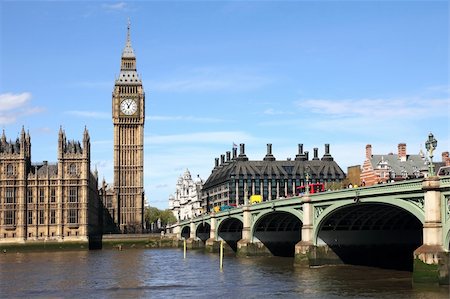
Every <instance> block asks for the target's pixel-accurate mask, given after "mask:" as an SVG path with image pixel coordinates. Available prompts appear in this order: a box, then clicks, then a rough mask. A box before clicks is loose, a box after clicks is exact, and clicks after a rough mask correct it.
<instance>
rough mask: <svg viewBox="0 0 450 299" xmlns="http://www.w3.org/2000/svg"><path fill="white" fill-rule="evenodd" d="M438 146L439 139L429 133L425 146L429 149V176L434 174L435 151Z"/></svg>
mask: <svg viewBox="0 0 450 299" xmlns="http://www.w3.org/2000/svg"><path fill="white" fill-rule="evenodd" d="M436 147H437V140H436V139H435V138H434V136H433V134H432V133H430V134H429V135H428V140H427V141H426V142H425V148H426V149H427V153H428V157H429V158H430V161H429V164H428V171H429V176H434V165H433V151H434V150H435V149H436Z"/></svg>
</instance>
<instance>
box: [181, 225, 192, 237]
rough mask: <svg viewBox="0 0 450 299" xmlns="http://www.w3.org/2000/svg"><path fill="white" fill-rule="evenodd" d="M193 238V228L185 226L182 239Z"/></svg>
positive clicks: (182, 230)
mask: <svg viewBox="0 0 450 299" xmlns="http://www.w3.org/2000/svg"><path fill="white" fill-rule="evenodd" d="M190 236H191V227H190V226H189V225H185V226H183V227H182V228H181V238H182V239H183V238H184V239H185V240H187V239H189V237H190Z"/></svg>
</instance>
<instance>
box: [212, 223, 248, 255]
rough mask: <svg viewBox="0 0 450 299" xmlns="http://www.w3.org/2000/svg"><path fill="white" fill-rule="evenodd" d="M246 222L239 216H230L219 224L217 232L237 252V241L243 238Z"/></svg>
mask: <svg viewBox="0 0 450 299" xmlns="http://www.w3.org/2000/svg"><path fill="white" fill-rule="evenodd" d="M243 227H244V224H243V223H242V221H241V220H239V219H237V218H228V219H225V220H223V221H222V222H221V223H220V224H219V228H218V230H217V234H218V237H219V238H222V239H223V240H224V241H225V242H226V243H227V244H228V245H229V246H230V247H231V249H232V250H233V251H234V252H237V242H238V241H239V240H241V239H242V229H243Z"/></svg>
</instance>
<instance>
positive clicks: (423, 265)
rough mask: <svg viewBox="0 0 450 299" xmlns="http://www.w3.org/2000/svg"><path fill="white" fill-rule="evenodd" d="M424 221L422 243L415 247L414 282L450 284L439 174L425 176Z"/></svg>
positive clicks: (449, 264)
mask: <svg viewBox="0 0 450 299" xmlns="http://www.w3.org/2000/svg"><path fill="white" fill-rule="evenodd" d="M422 189H423V190H424V199H425V202H424V210H425V223H424V225H423V245H422V246H420V247H419V248H417V249H416V250H415V251H414V270H413V282H414V283H437V284H449V283H450V281H449V279H450V277H449V268H450V259H449V253H448V252H445V250H444V246H443V243H444V242H443V239H444V237H443V232H442V213H441V208H442V207H441V192H440V179H439V177H429V178H426V179H424V181H423V184H422Z"/></svg>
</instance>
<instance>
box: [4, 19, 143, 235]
mask: <svg viewBox="0 0 450 299" xmlns="http://www.w3.org/2000/svg"><path fill="white" fill-rule="evenodd" d="M144 120H145V94H144V90H143V87H142V81H141V79H140V77H139V75H138V73H137V70H136V56H135V54H134V50H133V48H132V46H131V39H130V25H129V24H128V30H127V37H126V44H125V48H124V50H123V52H122V57H121V66H120V75H119V77H118V78H117V79H116V80H115V84H114V89H113V95H112V121H113V132H114V148H113V152H114V182H113V183H112V184H106V182H104V181H103V182H102V183H101V184H99V181H98V173H97V171H96V170H94V171H92V170H91V142H90V136H89V131H88V129H87V128H84V131H83V132H82V140H81V141H75V140H68V139H67V136H66V133H65V131H64V129H63V128H62V127H61V128H60V130H59V133H58V144H57V149H58V150H57V162H55V163H49V162H47V161H43V162H40V163H33V162H32V161H31V144H32V142H31V136H30V134H29V132H25V129H24V128H22V131H21V133H20V136H19V137H18V138H17V139H16V140H8V139H7V136H6V133H5V131H4V130H3V132H2V135H1V137H0V244H2V243H27V242H39V241H56V242H61V241H81V242H87V241H88V240H89V237H90V236H91V235H94V234H101V233H108V232H114V233H139V232H141V231H142V229H143V223H144V187H143V178H144V175H143V172H144V167H143V163H144ZM80 131H82V130H80ZM99 185H100V186H99Z"/></svg>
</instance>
